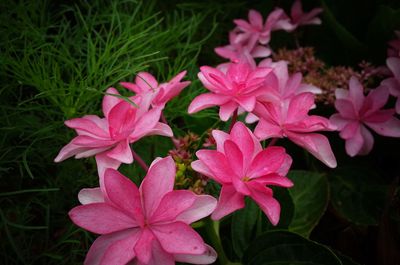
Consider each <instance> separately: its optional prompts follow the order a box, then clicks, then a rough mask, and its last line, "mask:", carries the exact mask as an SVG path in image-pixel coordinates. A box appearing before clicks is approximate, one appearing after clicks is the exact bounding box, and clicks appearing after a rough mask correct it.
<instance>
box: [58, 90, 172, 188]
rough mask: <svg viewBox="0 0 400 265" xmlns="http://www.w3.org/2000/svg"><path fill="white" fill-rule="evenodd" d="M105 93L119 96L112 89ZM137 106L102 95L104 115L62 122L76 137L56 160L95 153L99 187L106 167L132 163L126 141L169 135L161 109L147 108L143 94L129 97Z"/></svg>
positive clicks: (146, 100)
mask: <svg viewBox="0 0 400 265" xmlns="http://www.w3.org/2000/svg"><path fill="white" fill-rule="evenodd" d="M107 93H109V94H114V95H119V93H118V91H117V90H116V89H115V88H109V89H108V90H107ZM130 99H131V100H132V101H133V102H134V103H135V104H136V105H137V106H134V105H133V104H131V103H129V102H127V101H125V100H122V99H120V98H118V97H116V96H112V95H106V96H105V97H104V98H103V113H104V116H105V118H100V117H98V116H95V115H86V116H83V117H82V118H75V119H71V120H67V121H65V125H66V126H68V127H69V128H72V129H75V131H76V133H77V134H78V136H76V137H75V138H74V139H72V141H71V142H70V143H69V144H67V145H66V146H64V147H63V148H62V149H61V151H60V153H59V154H58V155H57V157H56V158H55V159H54V161H55V162H61V161H63V160H65V159H67V158H69V157H72V156H75V158H83V157H90V156H94V155H95V156H96V160H97V167H98V171H99V176H100V183H101V184H100V186H102V176H103V173H104V170H105V169H106V168H115V169H116V168H118V167H119V165H120V164H121V163H126V164H130V163H132V162H133V157H132V151H131V149H130V146H129V144H130V143H133V142H136V141H137V140H139V139H140V138H142V137H143V136H145V135H152V134H157V135H164V136H169V137H171V136H172V130H171V128H170V127H169V126H168V125H166V124H164V123H160V122H158V121H159V119H160V115H161V110H162V109H161V108H152V109H149V106H150V105H149V102H150V101H149V99H148V98H145V97H142V96H135V97H131V98H130Z"/></svg>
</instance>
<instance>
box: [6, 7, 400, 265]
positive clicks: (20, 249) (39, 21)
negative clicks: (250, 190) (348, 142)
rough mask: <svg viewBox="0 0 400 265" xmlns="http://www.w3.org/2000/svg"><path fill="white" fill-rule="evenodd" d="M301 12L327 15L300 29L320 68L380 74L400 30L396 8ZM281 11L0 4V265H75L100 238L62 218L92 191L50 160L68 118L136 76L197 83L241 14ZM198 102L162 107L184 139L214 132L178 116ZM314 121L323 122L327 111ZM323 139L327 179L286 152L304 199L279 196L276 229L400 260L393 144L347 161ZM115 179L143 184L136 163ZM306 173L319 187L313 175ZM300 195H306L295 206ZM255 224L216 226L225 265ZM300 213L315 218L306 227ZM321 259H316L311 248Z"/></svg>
mask: <svg viewBox="0 0 400 265" xmlns="http://www.w3.org/2000/svg"><path fill="white" fill-rule="evenodd" d="M303 2H304V6H305V8H306V10H307V9H309V8H312V7H316V6H323V7H324V9H325V12H324V14H323V24H322V25H321V26H318V27H306V28H305V29H304V30H303V31H302V32H301V36H300V43H301V45H302V46H314V47H315V50H316V54H317V56H318V57H319V58H321V59H323V60H324V61H325V62H326V63H327V64H329V65H349V66H356V64H357V63H359V62H360V61H361V60H367V61H371V62H373V63H374V64H377V65H381V64H385V58H386V42H387V41H388V40H390V39H391V38H393V30H395V29H400V2H398V1H395V0H391V1H390V0H375V1H372V0H371V1H362V0H356V1H345V0H335V1H333V0H326V1H303ZM276 5H279V6H282V7H284V8H285V9H286V10H289V8H290V5H291V1H238V0H230V1H211V0H207V1H193V0H192V1H190V0H189V1H157V0H151V1H143V2H141V1H134V0H126V1H102V0H94V1H90V2H87V1H64V2H62V1H57V2H55V1H23V0H22V1H12V2H7V3H6V2H5V1H2V2H0V10H1V11H0V12H1V13H0V33H1V34H0V49H1V53H0V78H1V81H2V82H1V84H2V85H1V87H0V112H1V115H0V204H1V208H0V238H2V240H1V241H0V255H1V256H0V263H1V264H4V265H8V264H81V263H82V260H83V259H84V256H85V254H86V251H87V249H88V247H89V246H90V244H91V242H92V241H93V239H94V238H95V236H94V235H92V234H90V233H87V232H85V231H83V230H81V229H78V228H77V227H76V226H74V225H72V223H71V221H70V220H69V219H68V216H67V212H68V211H69V210H70V209H71V208H72V207H73V206H75V205H77V204H78V201H77V197H76V196H77V193H78V191H79V190H80V189H81V188H83V187H92V186H96V185H97V177H96V176H97V173H96V170H95V163H94V160H93V159H84V160H74V159H69V160H67V161H65V162H63V163H60V164H55V163H53V159H54V157H55V156H56V154H57V153H58V151H59V150H60V148H61V147H62V146H63V145H65V144H66V143H67V142H68V141H69V140H70V139H71V138H72V137H73V132H72V131H71V130H68V129H67V128H66V127H65V126H64V125H63V121H64V120H66V119H69V118H72V117H80V116H82V115H84V114H88V113H91V114H99V115H101V111H100V102H101V98H102V93H103V92H104V91H105V90H106V89H107V88H108V87H110V86H116V87H118V82H119V81H121V80H131V79H132V78H133V76H134V75H135V73H137V72H138V71H142V70H146V71H150V72H152V73H153V74H155V75H156V76H157V77H158V79H159V80H167V79H169V78H170V77H172V76H173V75H175V74H177V73H178V72H180V71H182V70H184V69H187V70H188V77H187V79H188V80H196V74H197V72H198V68H199V66H201V65H215V64H217V63H219V62H221V60H220V59H219V58H218V57H217V56H216V55H215V54H214V53H213V48H214V47H216V46H221V45H223V44H226V43H227V34H228V31H229V30H231V29H232V28H233V23H232V20H233V19H234V18H245V17H246V16H247V11H248V9H250V8H254V9H257V10H260V11H261V12H262V13H263V15H264V16H265V15H266V14H267V13H268V12H269V11H271V10H272V9H273V7H274V6H276ZM272 46H273V48H275V49H278V48H281V47H288V48H294V47H295V44H294V41H293V38H292V36H291V35H289V34H286V33H281V32H277V33H274V34H273V41H272ZM203 91H204V89H203V88H202V87H201V85H200V84H199V82H198V81H193V83H192V85H191V86H190V87H189V88H187V89H185V91H184V93H183V94H182V95H181V96H180V97H179V99H176V100H174V101H172V102H171V103H169V105H168V106H167V109H166V111H165V115H166V118H167V120H169V121H170V122H171V125H172V127H173V129H174V132H175V133H176V134H177V135H183V134H184V133H185V132H188V131H194V132H196V133H198V134H200V135H201V134H203V133H204V131H205V130H207V129H208V128H210V127H211V126H212V125H213V124H215V123H216V122H217V115H216V112H215V110H207V111H203V112H201V113H199V114H197V115H194V116H189V115H188V114H187V113H186V109H187V106H188V105H189V103H190V101H191V99H193V97H194V96H195V95H197V94H200V93H202V92H203ZM320 111H321V112H322V113H324V114H325V115H329V114H330V113H332V112H333V109H332V108H329V107H323V108H321V110H320ZM219 126H222V128H223V126H224V125H223V124H219ZM329 137H330V139H331V142H332V146H333V149H334V152H335V154H336V155H337V157H338V164H339V168H338V169H335V170H328V169H327V168H325V167H323V166H322V165H321V164H320V163H319V162H317V161H315V160H314V159H313V158H311V157H308V156H306V154H305V153H303V152H302V151H301V150H300V149H298V148H297V147H295V146H293V145H291V144H289V143H287V142H282V143H283V144H284V145H285V147H287V148H289V149H290V150H291V151H290V153H291V154H292V153H293V154H294V161H295V163H294V169H297V170H305V171H295V172H293V173H291V174H292V175H291V177H292V178H293V179H294V180H295V183H296V185H297V187H302V188H303V189H302V190H299V189H298V190H297V191H296V190H293V191H292V190H290V191H289V193H290V194H289V195H288V194H287V193H285V192H281V193H282V194H281V195H279V196H280V197H281V201H282V204H283V205H284V209H285V207H286V208H287V211H286V212H287V216H285V215H284V214H283V215H282V221H281V224H280V227H279V228H281V229H284V230H285V231H286V230H289V231H293V232H296V233H300V234H301V235H303V236H305V237H309V238H310V239H312V240H314V241H316V242H319V243H322V244H325V245H327V246H330V247H331V248H332V249H333V250H334V251H336V253H339V252H340V253H342V254H345V255H348V256H350V257H351V258H352V260H353V261H351V260H347V259H342V263H343V264H353V263H351V262H359V263H360V264H392V263H391V262H393V261H394V260H397V261H398V259H399V257H398V255H399V253H398V250H399V249H400V247H399V235H400V234H399V229H400V228H399V195H398V177H399V172H400V165H399V163H398V162H399V156H398V151H397V150H399V147H400V144H399V141H398V140H397V139H389V138H382V137H376V145H375V148H374V150H373V152H372V153H371V155H369V156H367V157H360V158H355V159H350V158H348V157H347V156H346V155H345V154H344V143H343V141H342V140H340V139H339V138H338V137H337V135H336V134H335V133H331V134H329ZM134 148H135V150H137V151H138V153H139V154H141V155H142V156H143V157H144V158H145V159H146V160H147V161H148V162H149V161H151V160H152V158H154V157H155V156H157V155H158V156H165V155H166V154H167V151H168V150H169V149H171V148H172V145H171V143H170V141H168V139H164V138H162V137H150V138H147V139H143V140H141V141H140V142H138V143H137V144H135V145H134ZM122 171H123V172H124V173H125V174H128V175H129V176H130V177H132V179H134V180H135V181H137V182H138V181H140V177H142V176H143V174H144V172H142V171H141V170H140V169H139V168H137V167H136V165H130V166H124V167H123V168H122ZM310 171H313V173H309V172H310ZM312 174H314V175H316V176H317V177H314V178H311V175H312ZM303 175H304V177H302V176H303ZM296 180H297V181H298V182H296ZM302 185H303V186H302ZM303 191H307V192H309V193H311V194H313V195H314V196H315V197H314V198H310V197H307V196H306V197H302V196H304V194H303V195H302V194H301V192H303ZM279 192H280V191H277V193H278V194H279ZM285 198H286V199H285ZM255 213H257V208H256V207H254V205H253V206H251V205H250V206H249V207H248V208H246V211H242V212H238V213H237V214H234V215H233V216H231V217H230V218H229V219H228V220H226V221H224V222H223V223H222V224H221V236H222V238H223V243H224V246H225V248H226V251H227V254H228V256H229V257H230V259H232V260H238V259H239V258H240V257H241V256H242V255H244V252H245V248H246V247H247V246H248V245H249V244H251V243H252V242H253V241H254V237H255V236H256V234H257V233H262V232H265V231H270V232H271V229H272V228H271V227H270V226H268V224H267V223H266V220H264V221H262V220H261V221H259V222H258V221H257V222H254V223H251V222H250V223H246V222H247V221H246V220H249V219H248V218H247V217H246V216H253V215H254V214H255ZM304 216H307V218H310V219H307V220H308V221H307V222H305V221H302V219H301V218H302V217H303V218H304ZM260 218H261V217H260ZM285 218H286V219H285ZM299 218H300V219H299ZM231 219H232V225H231V222H229V221H230V220H231ZM310 220H311V221H310ZM241 222H242V223H241ZM243 222H245V223H244V224H243ZM239 224H243V225H242V226H240V225H239ZM259 224H264V227H261V228H260V225H259ZM304 224H306V227H301V226H302V225H304ZM246 227H247V230H246ZM200 231H201V232H203V231H202V230H201V229H200ZM241 231H242V232H241ZM243 231H244V232H248V233H247V234H244V232H243ZM282 233H285V232H282ZM250 235H251V236H250ZM272 236H274V235H271V237H272ZM275 236H276V234H275ZM292 237H293V234H289V235H288V237H287V238H288V239H287V240H288V241H287V242H297V241H296V240H300V241H298V242H300V243H299V244H303V245H304V246H305V247H307V246H308V247H307V248H306V249H308V250H310V249H312V248H313V247H310V245H309V243H310V242H311V241H308V240H306V241H302V240H303V239H299V238H292ZM278 238H282V237H281V236H280V237H278ZM284 238H286V237H284ZM260 240H261V239H260ZM232 242H234V243H232ZM261 242H264V241H261ZM253 243H254V244H256V243H257V241H256V242H253ZM284 243H285V242H284ZM265 244H267V243H265ZM282 251H284V252H283V253H286V254H287V253H288V251H292V250H291V249H286V250H285V247H284V248H283V250H282ZM285 251H286V252H285ZM316 251H317V252H318V251H320V252H321V253H324V251H325V250H321V249H319V248H318V247H316ZM329 251H330V250H329ZM279 253H280V252H279V251H278V252H275V256H279V255H278V254H279ZM293 253H294V254H293V255H294V256H296V252H293ZM250 254H251V253H250ZM342 254H337V255H339V256H341V255H342ZM247 255H249V254H247ZM269 255H271V253H269ZM244 260H246V259H244ZM345 260H346V262H349V263H346V262H345ZM246 262H247V263H249V264H251V262H252V261H246ZM253 262H254V261H253ZM255 264H256V263H255ZM321 264H327V263H324V262H323V263H321Z"/></svg>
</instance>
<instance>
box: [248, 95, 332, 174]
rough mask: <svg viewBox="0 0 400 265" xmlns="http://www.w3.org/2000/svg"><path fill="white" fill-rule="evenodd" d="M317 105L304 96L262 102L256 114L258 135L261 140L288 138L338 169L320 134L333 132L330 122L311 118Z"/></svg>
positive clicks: (329, 148)
mask: <svg viewBox="0 0 400 265" xmlns="http://www.w3.org/2000/svg"><path fill="white" fill-rule="evenodd" d="M313 105H314V95H313V94H312V93H309V92H305V93H300V94H297V95H294V96H292V97H289V98H286V99H282V100H281V101H280V102H279V103H277V102H258V103H257V104H256V107H255V109H254V113H255V114H256V115H257V116H258V117H259V118H260V121H259V122H258V124H257V127H256V128H255V130H254V134H255V135H256V136H257V137H258V138H259V139H262V140H264V139H269V138H283V137H287V138H289V140H291V141H292V142H294V143H295V144H297V145H299V146H301V147H303V148H305V149H306V150H307V151H308V152H310V153H311V154H312V155H314V156H315V157H316V158H317V159H319V160H320V161H321V162H323V163H324V164H326V165H327V166H329V167H332V168H334V167H336V159H335V156H334V154H333V152H332V149H331V146H330V144H329V141H328V139H327V138H326V137H325V136H324V135H322V134H318V133H314V132H316V131H322V130H325V131H331V130H333V128H332V127H331V124H330V123H329V120H328V119H326V118H324V117H320V116H316V115H311V116H309V115H308V111H309V110H310V109H311V108H312V107H313Z"/></svg>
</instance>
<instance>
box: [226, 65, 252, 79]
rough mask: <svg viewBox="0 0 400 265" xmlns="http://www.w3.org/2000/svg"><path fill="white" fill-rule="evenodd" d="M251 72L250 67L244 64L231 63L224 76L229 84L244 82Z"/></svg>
mask: <svg viewBox="0 0 400 265" xmlns="http://www.w3.org/2000/svg"><path fill="white" fill-rule="evenodd" d="M250 72H251V68H250V65H248V64H246V63H232V64H230V65H229V68H228V72H227V73H226V76H227V78H228V80H229V81H230V82H232V83H233V82H235V83H241V82H244V81H245V80H246V79H247V77H248V76H249V74H250Z"/></svg>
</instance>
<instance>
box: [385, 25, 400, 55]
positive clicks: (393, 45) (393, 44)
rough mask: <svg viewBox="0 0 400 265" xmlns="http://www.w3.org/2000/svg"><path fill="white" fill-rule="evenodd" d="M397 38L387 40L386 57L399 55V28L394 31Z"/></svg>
mask: <svg viewBox="0 0 400 265" xmlns="http://www.w3.org/2000/svg"><path fill="white" fill-rule="evenodd" d="M394 33H395V34H396V37H397V39H394V40H391V41H389V42H388V44H389V46H390V47H389V48H388V50H387V55H388V57H400V30H396V31H395V32H394Z"/></svg>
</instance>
